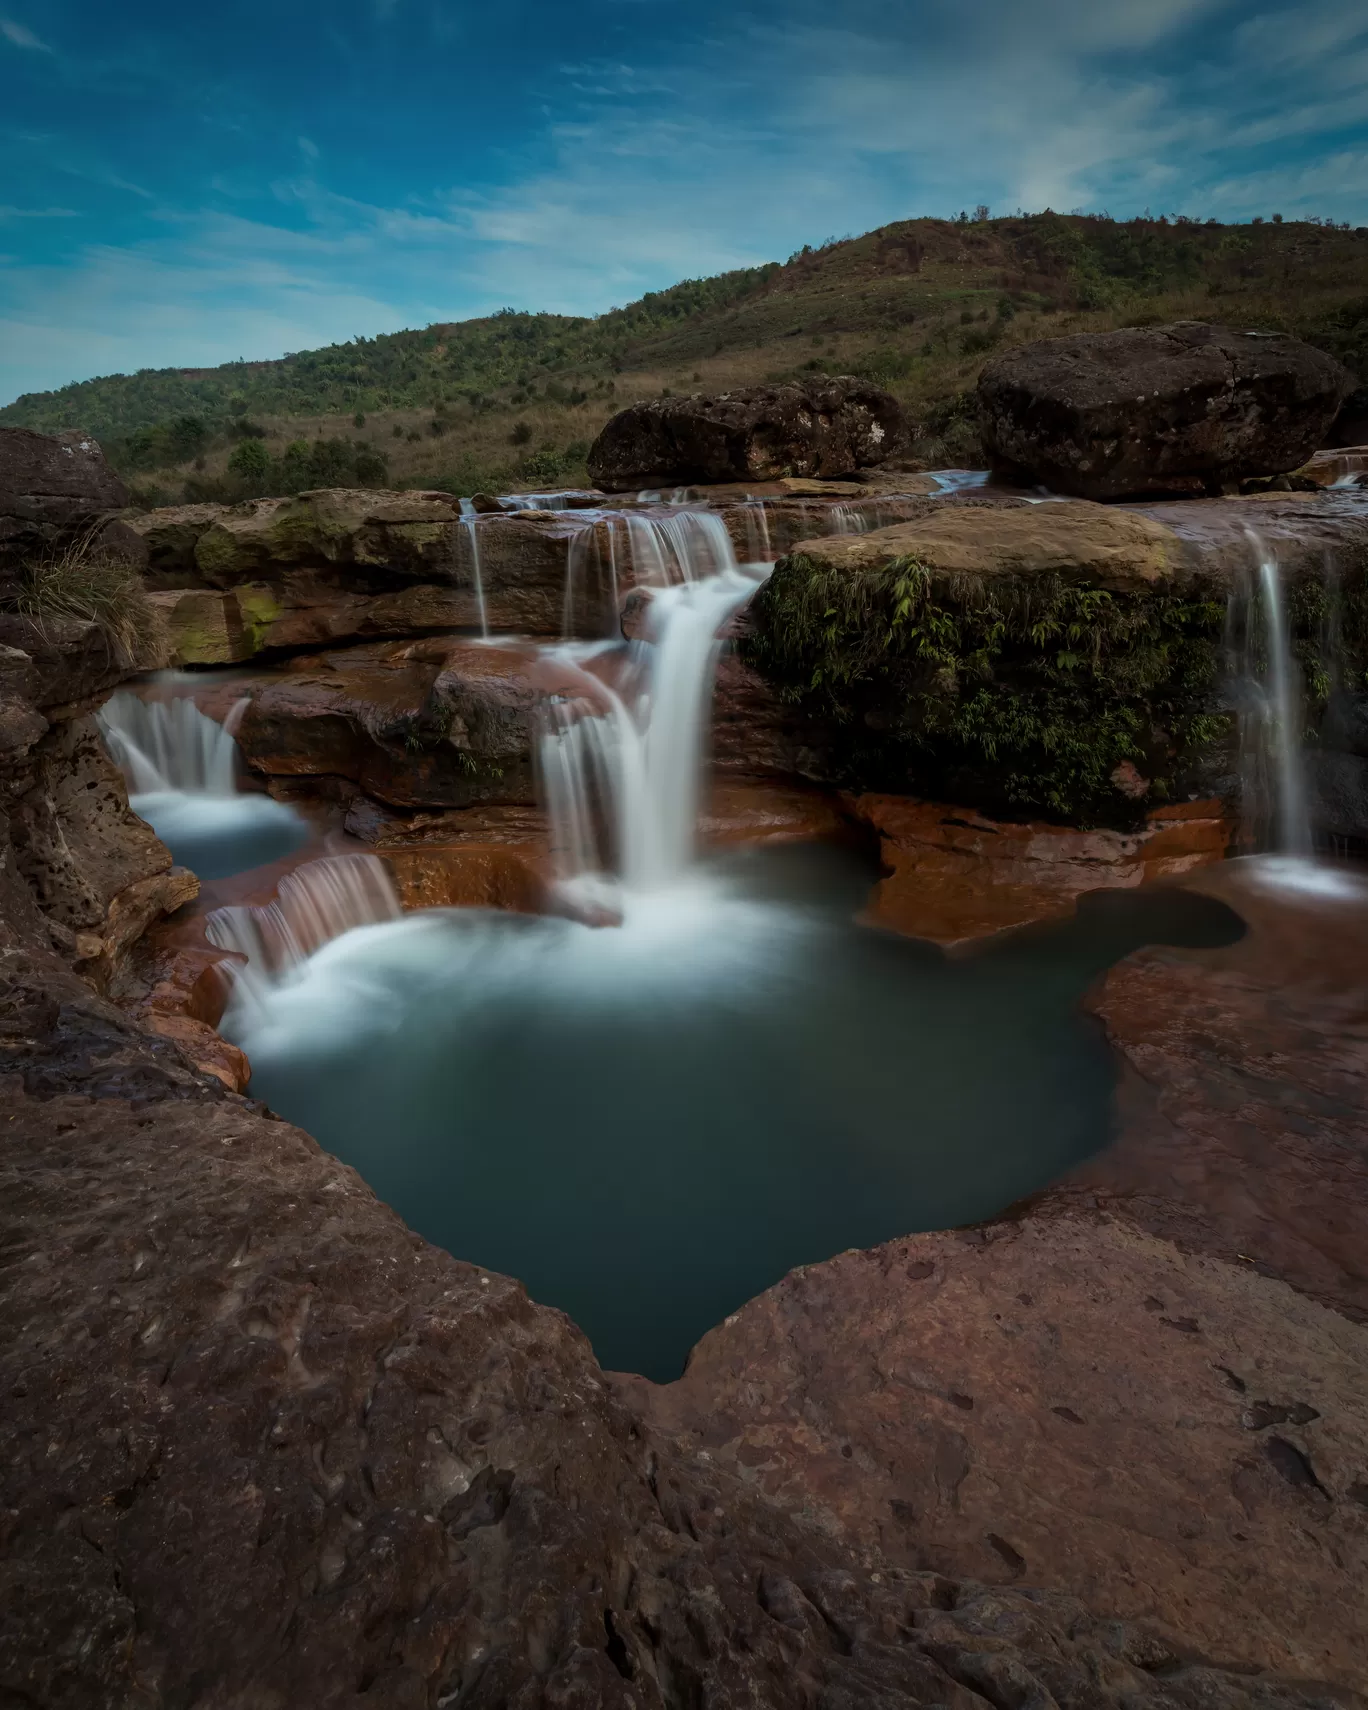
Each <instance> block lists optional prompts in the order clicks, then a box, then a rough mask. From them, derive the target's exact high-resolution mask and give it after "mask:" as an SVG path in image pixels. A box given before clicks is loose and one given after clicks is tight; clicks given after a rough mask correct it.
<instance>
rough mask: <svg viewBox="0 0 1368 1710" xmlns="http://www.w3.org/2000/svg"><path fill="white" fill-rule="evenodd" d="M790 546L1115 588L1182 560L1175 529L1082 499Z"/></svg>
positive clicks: (1138, 582)
mask: <svg viewBox="0 0 1368 1710" xmlns="http://www.w3.org/2000/svg"><path fill="white" fill-rule="evenodd" d="M794 551H795V552H796V553H800V554H801V555H802V556H803V557H805V558H808V559H811V560H812V561H813V562H814V563H815V564H821V565H825V566H830V567H831V568H832V569H836V570H843V571H847V572H853V573H859V572H862V571H869V570H875V569H879V568H882V567H884V566H887V565H889V564H891V563H894V562H896V561H898V560H900V559H911V560H915V561H916V562H917V563H919V564H921V565H924V566H925V567H926V568H927V569H928V570H930V571H933V572H935V573H937V574H939V575H941V576H983V577H997V576H1042V575H1058V576H1065V577H1069V578H1070V579H1075V580H1080V581H1087V582H1089V583H1091V584H1092V585H1094V586H1096V587H1099V588H1115V589H1135V588H1146V587H1151V586H1153V585H1154V584H1155V583H1157V582H1160V581H1163V580H1164V579H1165V578H1167V577H1171V576H1172V575H1174V574H1175V572H1177V571H1178V570H1179V569H1180V568H1181V567H1182V564H1183V555H1182V552H1181V549H1180V548H1179V545H1178V542H1177V539H1176V538H1175V536H1174V534H1173V532H1172V530H1170V529H1167V528H1165V527H1163V526H1162V525H1160V524H1158V523H1155V522H1153V521H1152V520H1151V519H1150V518H1148V517H1146V516H1143V515H1141V514H1139V513H1137V512H1134V511H1123V510H1118V509H1116V508H1115V507H1113V506H1109V505H1090V504H1083V503H1077V504H1057V505H1031V504H1026V503H1024V502H1018V503H1013V502H1010V501H1006V502H1003V501H999V502H997V503H995V504H991V505H988V504H984V503H982V502H980V503H965V504H958V505H938V504H930V505H927V506H926V507H925V508H924V509H923V511H922V514H921V515H920V516H918V517H917V518H916V519H915V520H913V521H910V522H905V523H895V524H892V525H890V526H889V527H886V528H878V529H873V530H871V531H870V532H869V533H867V534H851V535H836V536H832V537H829V538H820V539H810V540H804V541H800V542H798V543H797V544H796V545H795V547H794Z"/></svg>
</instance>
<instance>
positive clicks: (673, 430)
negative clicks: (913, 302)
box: [588, 375, 907, 492]
mask: <svg viewBox="0 0 1368 1710" xmlns="http://www.w3.org/2000/svg"><path fill="white" fill-rule="evenodd" d="M906 439H907V424H906V421H905V419H904V417H903V413H902V407H901V405H900V404H899V403H898V401H897V399H896V398H894V397H893V395H892V394H891V393H889V392H885V391H884V390H883V389H882V388H881V387H879V386H874V385H872V384H871V383H870V382H869V381H867V380H858V379H855V378H854V377H853V376H850V375H832V376H830V377H827V376H822V377H820V378H814V379H812V380H804V381H792V382H786V383H784V384H780V385H771V386H750V387H743V388H740V389H738V390H737V391H733V392H720V393H715V394H709V393H695V394H693V395H692V396H691V397H687V398H657V399H653V400H652V401H651V402H649V403H641V404H632V405H630V406H629V407H628V408H627V409H625V410H619V412H618V413H617V415H615V416H614V417H613V418H612V420H611V421H610V422H609V423H608V425H607V426H606V427H605V428H604V429H603V431H602V432H601V433H600V434H599V436H598V438H597V439H596V440H595V441H594V443H593V445H592V446H591V447H590V448H589V457H588V465H589V474H590V476H591V477H592V479H593V480H594V482H595V484H596V485H597V486H599V487H602V488H604V489H605V490H606V491H608V492H625V491H631V490H636V489H641V488H664V487H681V486H687V485H689V484H690V483H692V482H696V481H697V482H718V481H771V480H776V479H778V478H780V477H782V476H798V477H805V476H818V477H823V478H826V477H830V476H843V475H849V474H851V473H852V472H853V471H854V470H857V469H859V468H861V467H863V466H865V465H867V464H874V463H881V462H882V461H883V460H884V459H885V458H886V457H888V456H889V455H890V454H891V453H893V452H896V451H899V450H901V449H902V447H903V446H904V444H905V443H906Z"/></svg>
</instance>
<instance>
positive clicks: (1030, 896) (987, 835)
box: [850, 795, 1236, 944]
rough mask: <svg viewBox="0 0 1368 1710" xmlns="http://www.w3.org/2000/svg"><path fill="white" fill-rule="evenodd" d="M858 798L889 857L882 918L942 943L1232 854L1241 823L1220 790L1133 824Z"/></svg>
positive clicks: (878, 903)
mask: <svg viewBox="0 0 1368 1710" xmlns="http://www.w3.org/2000/svg"><path fill="white" fill-rule="evenodd" d="M850 808H851V811H852V812H853V814H854V815H855V816H856V818H858V819H859V820H861V821H862V822H863V823H865V824H866V825H868V826H869V827H870V828H871V829H872V830H873V831H874V832H875V833H877V835H878V838H879V843H880V849H881V852H882V857H883V863H884V866H885V868H886V869H888V876H887V877H886V878H884V879H882V880H880V881H879V883H878V884H877V885H876V886H875V888H874V891H873V894H872V896H871V898H870V903H869V915H870V918H871V919H873V920H875V921H877V922H878V923H879V924H880V925H885V926H890V927H892V928H894V930H896V931H899V932H906V933H908V934H909V935H910V936H912V937H913V938H925V939H930V940H932V941H933V942H935V943H942V944H953V943H957V942H961V941H963V940H967V939H974V938H979V937H982V936H984V935H985V934H988V933H993V932H998V931H1002V930H1005V929H1007V928H1011V927H1016V926H1024V925H1026V924H1027V923H1028V922H1031V921H1037V920H1050V919H1059V918H1062V917H1064V916H1066V915H1069V914H1071V913H1072V912H1073V909H1074V904H1075V902H1076V901H1077V899H1078V897H1079V896H1080V895H1081V894H1082V893H1083V892H1085V891H1092V890H1099V889H1104V888H1111V887H1115V888H1119V889H1130V888H1132V887H1134V886H1138V885H1142V884H1149V883H1152V882H1155V881H1157V880H1161V879H1172V878H1176V877H1178V876H1179V875H1180V874H1183V873H1187V872H1191V871H1192V870H1193V869H1195V868H1197V867H1204V866H1208V865H1210V864H1211V863H1213V862H1217V861H1221V860H1224V858H1225V856H1226V854H1227V853H1228V851H1229V849H1230V846H1231V843H1232V840H1233V838H1234V836H1235V829H1236V828H1235V826H1234V824H1233V822H1232V821H1231V819H1230V818H1229V817H1228V815H1227V813H1226V811H1225V809H1224V807H1223V805H1222V804H1221V803H1220V802H1216V801H1208V802H1186V803H1182V804H1180V805H1178V806H1175V807H1173V808H1171V809H1162V808H1161V809H1156V810H1154V811H1153V812H1152V813H1151V814H1150V815H1149V816H1148V818H1147V821H1146V823H1145V825H1144V827H1143V828H1142V829H1141V830H1139V831H1137V832H1133V833H1125V832H1118V831H1104V830H1094V831H1082V830H1076V829H1074V828H1072V827H1069V826H1060V825H1045V824H1040V823H1032V822H1027V823H1024V824H1022V823H1013V822H1011V821H1002V820H992V819H988V818H986V817H985V816H984V815H982V814H976V813H975V812H974V811H973V809H972V808H961V807H951V806H946V805H944V804H940V803H935V802H919V801H915V800H914V799H913V798H911V797H909V796H880V795H864V796H858V797H854V798H852V799H851V800H850Z"/></svg>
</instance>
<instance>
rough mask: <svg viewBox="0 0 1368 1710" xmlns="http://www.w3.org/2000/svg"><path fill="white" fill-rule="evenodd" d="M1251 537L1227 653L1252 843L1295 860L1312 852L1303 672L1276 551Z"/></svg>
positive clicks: (1233, 600)
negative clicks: (1249, 571)
mask: <svg viewBox="0 0 1368 1710" xmlns="http://www.w3.org/2000/svg"><path fill="white" fill-rule="evenodd" d="M1245 533H1246V535H1247V537H1248V539H1249V544H1250V550H1251V553H1252V555H1253V560H1254V572H1253V575H1252V576H1250V577H1249V578H1248V579H1247V581H1246V583H1245V585H1244V586H1243V587H1242V588H1240V589H1237V590H1235V591H1233V592H1232V593H1231V595H1230V599H1229V601H1228V605H1227V619H1226V650H1227V658H1228V667H1227V669H1228V671H1229V674H1230V677H1231V683H1232V689H1233V692H1234V695H1235V700H1236V712H1237V724H1238V737H1237V740H1238V748H1239V764H1240V779H1241V795H1242V798H1243V810H1242V811H1243V817H1244V821H1245V836H1246V840H1247V841H1248V842H1249V843H1251V844H1252V845H1254V846H1257V847H1263V848H1268V849H1271V850H1272V851H1273V852H1275V853H1277V854H1279V855H1284V856H1289V857H1298V858H1300V857H1306V856H1309V855H1310V854H1311V851H1312V835H1311V815H1310V808H1309V802H1308V792H1307V785H1306V763H1305V757H1304V755H1303V752H1302V741H1303V724H1304V719H1303V714H1302V684H1301V674H1300V672H1299V671H1298V669H1297V664H1296V660H1295V658H1294V657H1293V653H1292V638H1291V622H1290V617H1289V614H1288V611H1287V602H1286V600H1285V597H1284V589H1283V577H1282V571H1281V567H1280V566H1279V564H1278V558H1277V554H1276V552H1275V551H1274V550H1273V548H1272V546H1271V545H1270V544H1269V543H1268V542H1267V541H1266V540H1264V539H1263V537H1262V536H1261V535H1259V534H1257V533H1256V532H1255V531H1254V530H1253V529H1252V528H1247V529H1246V530H1245Z"/></svg>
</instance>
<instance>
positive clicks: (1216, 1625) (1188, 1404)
mask: <svg viewBox="0 0 1368 1710" xmlns="http://www.w3.org/2000/svg"><path fill="white" fill-rule="evenodd" d="M1365 1359H1368V1331H1365V1330H1364V1329H1363V1328H1362V1327H1361V1326H1358V1325H1355V1324H1352V1323H1350V1322H1349V1321H1348V1320H1347V1319H1344V1318H1340V1317H1338V1316H1337V1315H1336V1314H1334V1313H1331V1312H1327V1311H1325V1310H1324V1309H1323V1308H1321V1307H1319V1306H1316V1305H1314V1304H1313V1303H1312V1302H1310V1301H1308V1300H1305V1299H1303V1298H1302V1297H1301V1296H1299V1295H1297V1294H1296V1293H1295V1292H1294V1291H1293V1290H1292V1289H1290V1288H1288V1287H1286V1286H1285V1285H1283V1284H1281V1283H1278V1282H1273V1281H1270V1280H1269V1279H1267V1278H1264V1277H1261V1276H1259V1275H1258V1274H1257V1273H1256V1272H1255V1271H1253V1269H1252V1268H1251V1267H1248V1266H1245V1267H1243V1268H1241V1267H1237V1266H1231V1265H1222V1264H1219V1263H1216V1262H1214V1261H1203V1260H1200V1259H1197V1258H1192V1257H1186V1256H1184V1255H1182V1254H1180V1253H1179V1252H1178V1251H1177V1250H1176V1249H1175V1248H1173V1247H1172V1246H1171V1245H1170V1244H1169V1243H1168V1242H1165V1241H1161V1240H1158V1239H1156V1238H1154V1237H1153V1236H1149V1235H1147V1234H1144V1233H1142V1232H1141V1231H1140V1230H1138V1229H1136V1228H1134V1227H1133V1226H1130V1225H1128V1224H1126V1223H1124V1222H1114V1221H1111V1220H1110V1219H1107V1218H1105V1217H1101V1216H1098V1215H1096V1214H1087V1213H1070V1214H1068V1215H1059V1216H1052V1217H1034V1218H1028V1219H1027V1220H1025V1221H1024V1222H1022V1223H1020V1224H1014V1223H1011V1222H1006V1223H1002V1224H998V1225H995V1226H992V1227H991V1228H989V1229H987V1230H985V1231H982V1232H969V1233H950V1234H938V1235H918V1236H913V1237H912V1238H910V1239H908V1240H906V1241H895V1242H891V1243H890V1244H889V1245H887V1246H885V1247H881V1248H876V1249H874V1250H873V1251H870V1252H852V1253H847V1254H843V1255H842V1256H841V1257H840V1258H838V1259H833V1260H831V1261H829V1262H828V1263H826V1264H823V1265H813V1266H809V1267H807V1268H806V1269H804V1270H800V1271H796V1272H794V1273H792V1274H791V1275H790V1276H789V1277H787V1278H786V1279H785V1280H784V1281H783V1282H782V1283H780V1284H779V1285H778V1286H777V1287H776V1288H773V1289H771V1290H769V1292H768V1293H766V1294H764V1295H762V1296H761V1297H760V1299H759V1300H756V1301H752V1302H751V1303H750V1304H749V1305H748V1306H746V1307H744V1308H743V1309H742V1311H741V1312H739V1313H736V1314H734V1315H733V1317H732V1318H730V1319H729V1320H728V1321H727V1323H726V1324H724V1325H723V1326H721V1327H720V1328H718V1329H717V1330H714V1331H712V1332H711V1333H710V1334H709V1335H708V1336H707V1337H705V1338H704V1340H703V1341H702V1342H701V1343H700V1344H699V1346H698V1348H697V1349H696V1350H695V1352H694V1355H693V1358H692V1360H691V1362H690V1365H689V1369H688V1371H687V1373H686V1374H685V1376H684V1377H683V1378H682V1379H680V1380H679V1381H678V1382H677V1383H675V1384H673V1385H670V1386H667V1387H665V1388H663V1389H659V1390H655V1391H652V1390H651V1388H650V1386H649V1385H647V1384H646V1383H645V1380H643V1379H626V1380H621V1379H620V1380H618V1384H619V1389H620V1393H621V1394H622V1395H623V1397H624V1399H625V1400H627V1401H628V1402H629V1403H630V1404H631V1405H634V1406H637V1407H639V1408H641V1409H642V1410H643V1412H644V1413H645V1414H646V1417H647V1418H648V1419H650V1420H651V1421H652V1422H653V1423H654V1424H655V1425H656V1427H657V1429H658V1430H660V1431H661V1432H662V1433H666V1434H669V1435H670V1436H671V1437H672V1438H673V1439H674V1441H675V1442H676V1444H677V1445H678V1446H679V1447H680V1448H681V1449H683V1448H684V1447H685V1446H686V1445H687V1447H688V1448H689V1449H692V1450H693V1452H694V1453H698V1452H700V1451H701V1452H703V1453H706V1454H707V1455H708V1456H709V1457H710V1459H711V1461H712V1463H713V1464H714V1465H716V1466H718V1467H719V1468H722V1469H725V1470H726V1471H728V1472H730V1473H733V1474H735V1475H736V1476H738V1477H740V1478H742V1479H744V1480H746V1481H747V1482H748V1483H749V1484H751V1485H752V1486H753V1487H754V1488H755V1489H757V1490H759V1491H762V1492H763V1493H764V1494H766V1495H767V1496H770V1497H773V1498H775V1499H776V1500H779V1501H780V1502H782V1503H784V1504H785V1505H786V1506H788V1507H790V1508H792V1509H793V1510H794V1511H801V1512H804V1513H805V1514H808V1515H811V1516H813V1517H814V1518H816V1519H818V1520H819V1521H823V1520H824V1521H826V1523H827V1524H828V1525H829V1526H830V1527H831V1529H832V1530H833V1532H835V1533H837V1534H838V1535H840V1536H843V1537H845V1538H847V1539H849V1540H851V1541H852V1542H854V1543H855V1544H856V1546H857V1547H858V1548H863V1549H869V1550H877V1551H879V1552H880V1553H881V1554H882V1555H884V1556H885V1557H886V1558H887V1559H889V1560H891V1561H894V1562H897V1563H899V1564H900V1565H902V1566H904V1567H907V1568H925V1567H926V1566H928V1565H929V1564H931V1563H932V1562H935V1563H936V1564H937V1566H938V1567H940V1569H941V1571H950V1572H952V1573H956V1574H966V1575H969V1576H972V1577H973V1578H975V1579H982V1580H986V1581H988V1582H989V1583H991V1584H997V1585H1014V1584H1030V1583H1031V1582H1032V1581H1043V1582H1044V1583H1046V1584H1049V1585H1051V1586H1057V1587H1059V1588H1061V1589H1063V1590H1066V1591H1068V1592H1070V1593H1072V1594H1073V1595H1075V1596H1080V1597H1082V1596H1086V1597H1087V1598H1088V1599H1089V1600H1090V1601H1094V1602H1096V1603H1097V1604H1099V1605H1100V1606H1101V1607H1103V1608H1106V1609H1108V1610H1110V1611H1111V1612H1113V1613H1115V1614H1116V1615H1118V1616H1121V1617H1123V1618H1126V1619H1137V1618H1143V1619H1145V1620H1147V1621H1153V1622H1156V1623H1157V1624H1158V1625H1159V1627H1160V1629H1161V1631H1162V1632H1163V1633H1164V1634H1165V1635H1166V1636H1167V1637H1168V1640H1169V1642H1170V1643H1173V1642H1174V1640H1175V1638H1176V1635H1177V1634H1179V1633H1182V1634H1184V1635H1185V1636H1186V1637H1187V1638H1188V1639H1189V1640H1190V1641H1191V1642H1193V1643H1195V1644H1197V1645H1199V1646H1200V1647H1201V1648H1202V1649H1204V1650H1205V1651H1206V1652H1207V1654H1208V1655H1216V1656H1220V1657H1222V1658H1225V1659H1228V1660H1236V1659H1238V1660H1240V1661H1242V1662H1244V1663H1247V1664H1252V1665H1254V1666H1256V1667H1265V1668H1272V1669H1275V1670H1278V1671H1285V1672H1288V1673H1295V1674H1299V1675H1303V1676H1306V1677H1309V1678H1312V1679H1333V1680H1338V1681H1342V1682H1345V1683H1349V1682H1353V1683H1355V1684H1357V1685H1360V1686H1363V1685H1368V1670H1366V1669H1365V1666H1364V1658H1365V1656H1368V1619H1366V1618H1365V1612H1364V1610H1363V1607H1362V1601H1361V1599H1359V1598H1358V1597H1357V1595H1356V1593H1355V1589H1354V1588H1355V1587H1356V1586H1357V1585H1358V1584H1359V1583H1361V1579H1362V1575H1363V1572H1364V1569H1365V1567H1368V1530H1366V1529H1365V1527H1364V1525H1363V1519H1362V1507H1361V1504H1360V1502H1359V1500H1358V1499H1357V1498H1356V1497H1355V1496H1354V1494H1353V1492H1354V1490H1355V1489H1356V1488H1357V1487H1358V1481H1359V1479H1360V1478H1361V1468H1362V1467H1363V1465H1364V1461H1365V1456H1368V1414H1366V1413H1365V1409H1364V1406H1363V1397H1362V1381H1361V1374H1362V1371H1363V1362H1364V1361H1365Z"/></svg>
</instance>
